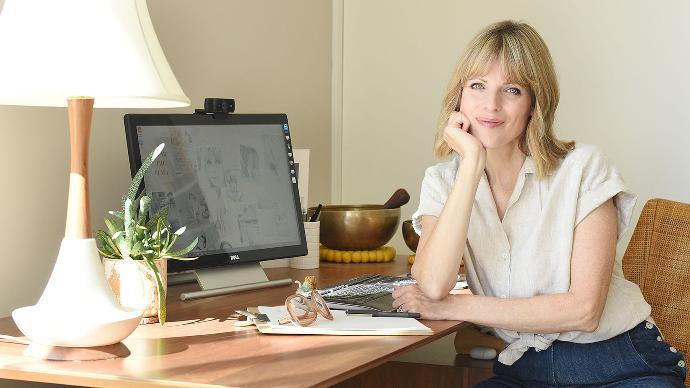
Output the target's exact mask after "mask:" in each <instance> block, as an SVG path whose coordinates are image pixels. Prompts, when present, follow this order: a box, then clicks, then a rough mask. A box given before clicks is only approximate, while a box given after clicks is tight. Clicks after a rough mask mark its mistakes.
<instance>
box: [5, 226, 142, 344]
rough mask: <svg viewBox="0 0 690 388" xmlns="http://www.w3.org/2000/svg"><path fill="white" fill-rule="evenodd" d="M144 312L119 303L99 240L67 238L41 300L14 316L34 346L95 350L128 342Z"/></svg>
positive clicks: (63, 242) (18, 311)
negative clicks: (105, 274) (109, 284)
mask: <svg viewBox="0 0 690 388" xmlns="http://www.w3.org/2000/svg"><path fill="white" fill-rule="evenodd" d="M142 313H143V311H141V310H138V311H136V310H127V309H123V308H122V307H120V306H119V305H118V304H117V302H116V301H115V297H114V296H113V293H112V291H111V290H110V287H109V286H108V283H107V282H106V279H105V276H104V274H103V264H101V260H100V257H99V255H98V250H97V249H96V241H95V240H94V239H92V238H88V239H77V238H65V239H63V240H62V243H61V245H60V253H59V254H58V258H57V261H56V263H55V267H54V268H53V273H52V274H51V275H50V280H49V281H48V285H47V286H46V288H45V290H44V291H43V295H41V298H40V300H39V301H38V303H36V304H35V305H33V306H27V307H22V308H18V309H16V310H14V311H13V312H12V318H13V319H14V322H15V323H16V324H17V327H18V328H19V330H21V332H22V333H24V335H25V336H26V337H27V338H29V339H30V340H31V341H32V342H35V343H39V344H43V345H49V346H65V347H94V346H105V345H112V344H116V343H118V342H120V341H122V340H123V339H125V338H127V336H129V335H130V334H131V333H132V332H133V331H134V329H136V328H137V325H138V324H139V320H140V318H141V315H142Z"/></svg>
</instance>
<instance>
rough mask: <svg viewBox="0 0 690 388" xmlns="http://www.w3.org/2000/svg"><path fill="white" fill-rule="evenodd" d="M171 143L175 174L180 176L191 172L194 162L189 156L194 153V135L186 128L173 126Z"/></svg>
mask: <svg viewBox="0 0 690 388" xmlns="http://www.w3.org/2000/svg"><path fill="white" fill-rule="evenodd" d="M170 144H171V147H170V149H171V150H172V159H173V160H172V164H173V173H174V175H175V176H180V175H186V174H189V173H191V172H192V171H191V167H192V165H193V163H192V161H191V160H190V158H189V156H190V155H192V154H193V151H192V136H191V135H190V134H189V132H187V131H185V130H181V129H178V128H174V127H173V128H171V129H170Z"/></svg>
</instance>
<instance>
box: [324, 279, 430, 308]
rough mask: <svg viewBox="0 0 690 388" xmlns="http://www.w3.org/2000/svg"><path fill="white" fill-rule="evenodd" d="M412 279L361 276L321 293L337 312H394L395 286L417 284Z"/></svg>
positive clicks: (334, 285)
mask: <svg viewBox="0 0 690 388" xmlns="http://www.w3.org/2000/svg"><path fill="white" fill-rule="evenodd" d="M415 283H416V281H415V279H413V278H412V277H407V276H388V275H375V274H369V275H361V276H357V277H354V278H351V279H348V280H346V281H344V282H341V283H336V284H333V285H330V286H328V287H325V288H323V289H320V290H319V293H320V294H321V296H322V297H323V299H324V300H325V301H326V303H327V304H328V307H329V308H332V309H335V310H345V309H364V310H377V311H392V310H393V306H392V303H393V296H392V295H391V294H392V292H393V286H400V287H402V286H408V285H411V284H415Z"/></svg>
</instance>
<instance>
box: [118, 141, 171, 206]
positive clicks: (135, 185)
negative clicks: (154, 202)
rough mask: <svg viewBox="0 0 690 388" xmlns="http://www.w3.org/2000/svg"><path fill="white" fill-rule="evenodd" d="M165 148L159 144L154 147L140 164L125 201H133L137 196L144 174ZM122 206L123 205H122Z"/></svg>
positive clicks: (162, 144)
mask: <svg viewBox="0 0 690 388" xmlns="http://www.w3.org/2000/svg"><path fill="white" fill-rule="evenodd" d="M164 147H165V143H161V144H160V145H159V146H158V147H156V149H155V150H153V151H152V152H151V153H150V154H149V155H148V156H147V157H146V159H144V161H143V162H141V167H140V168H139V171H137V173H136V174H135V175H134V178H132V183H131V184H130V185H129V190H127V196H126V197H125V200H127V199H129V200H132V201H133V200H134V198H135V197H136V195H137V191H139V186H140V185H141V181H142V180H143V179H144V175H145V174H146V171H147V170H148V169H149V167H151V164H153V161H154V160H156V158H157V157H158V155H160V154H161V152H163V148H164ZM123 205H124V203H123Z"/></svg>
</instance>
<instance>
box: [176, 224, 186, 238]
mask: <svg viewBox="0 0 690 388" xmlns="http://www.w3.org/2000/svg"><path fill="white" fill-rule="evenodd" d="M185 230H187V227H186V226H183V227H181V228H180V229H178V230H176V231H175V234H176V235H178V236H179V235H181V234H182V233H184V231H185Z"/></svg>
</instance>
